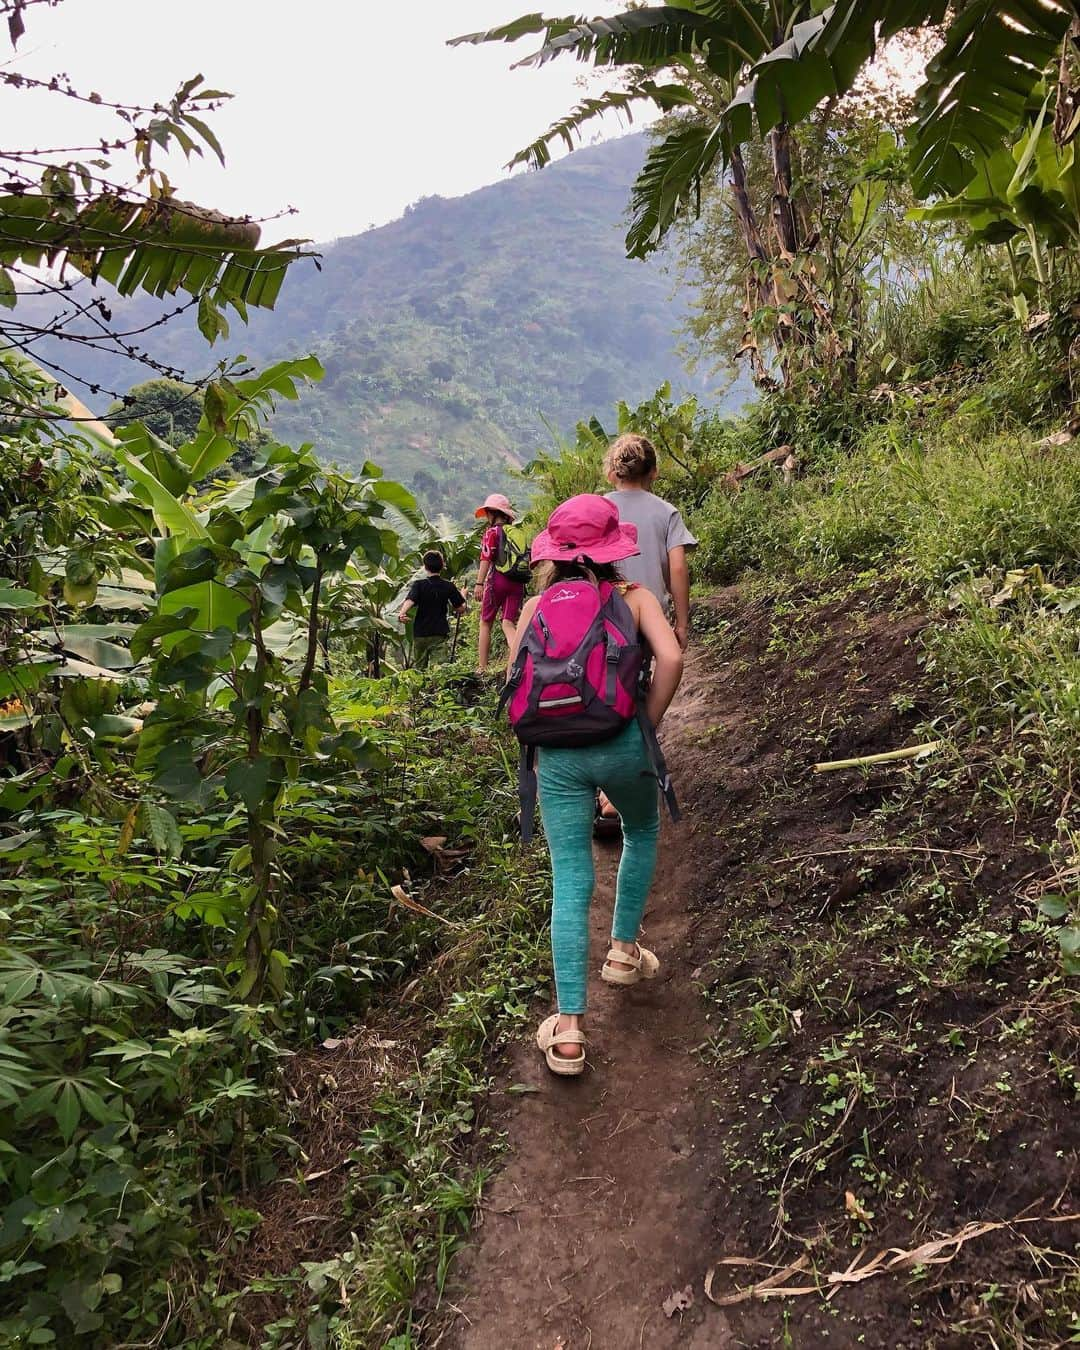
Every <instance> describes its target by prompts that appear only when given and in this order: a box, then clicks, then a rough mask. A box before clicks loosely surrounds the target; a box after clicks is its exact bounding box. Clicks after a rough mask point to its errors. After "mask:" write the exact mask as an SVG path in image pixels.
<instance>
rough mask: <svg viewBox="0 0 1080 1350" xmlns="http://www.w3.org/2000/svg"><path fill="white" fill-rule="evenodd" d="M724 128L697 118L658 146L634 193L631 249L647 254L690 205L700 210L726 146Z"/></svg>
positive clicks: (628, 237) (634, 253) (628, 238)
mask: <svg viewBox="0 0 1080 1350" xmlns="http://www.w3.org/2000/svg"><path fill="white" fill-rule="evenodd" d="M722 145H723V141H722V129H721V126H720V125H719V124H717V125H715V126H712V127H709V126H703V125H701V124H699V123H691V124H690V125H687V126H682V127H679V128H678V129H677V130H675V131H673V132H671V133H670V135H668V136H665V137H664V139H663V140H662V141H660V142H659V143H658V144H656V145H654V146H652V147H651V148H650V150H649V153H648V155H646V157H645V164H644V166H643V167H642V170H641V172H640V173H639V174H638V176H637V178H636V180H635V181H634V186H633V188H632V189H631V196H630V213H631V221H630V229H629V230H628V232H627V235H626V252H627V255H628V256H629V257H631V258H644V257H646V256H647V255H648V254H649V253H651V252H652V251H653V250H654V249H655V248H656V247H657V246H658V245H659V243H660V241H661V240H662V239H663V237H664V235H665V234H666V233H667V231H668V229H670V227H671V225H672V224H673V223H674V221H675V220H676V219H677V218H678V216H679V215H681V214H682V213H683V212H684V211H685V210H686V209H687V208H688V207H689V208H693V209H696V207H697V197H698V190H699V188H700V184H701V180H702V178H703V177H704V176H705V175H706V174H707V173H708V172H709V171H710V170H711V169H712V167H713V165H714V164H715V163H716V159H717V156H718V155H719V154H720V152H721V149H722Z"/></svg>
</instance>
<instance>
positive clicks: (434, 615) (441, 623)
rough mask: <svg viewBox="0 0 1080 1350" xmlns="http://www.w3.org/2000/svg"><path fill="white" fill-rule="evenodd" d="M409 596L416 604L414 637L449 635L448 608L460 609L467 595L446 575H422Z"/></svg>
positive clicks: (410, 589)
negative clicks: (448, 579) (446, 577)
mask: <svg viewBox="0 0 1080 1350" xmlns="http://www.w3.org/2000/svg"><path fill="white" fill-rule="evenodd" d="M408 598H409V599H410V600H411V601H412V602H413V604H414V605H415V606H416V618H415V620H414V621H413V637H449V636H450V623H449V620H448V619H447V617H446V611H447V610H448V609H460V608H461V606H462V605H463V604H464V603H465V597H464V596H463V595H462V594H461V592H460V591H459V590H458V588H457V587H456V586H455V585H454V583H453V582H452V581H447V580H446V579H445V578H444V577H421V578H420V579H419V581H414V582H413V584H412V585H411V586H410V587H409V596H408Z"/></svg>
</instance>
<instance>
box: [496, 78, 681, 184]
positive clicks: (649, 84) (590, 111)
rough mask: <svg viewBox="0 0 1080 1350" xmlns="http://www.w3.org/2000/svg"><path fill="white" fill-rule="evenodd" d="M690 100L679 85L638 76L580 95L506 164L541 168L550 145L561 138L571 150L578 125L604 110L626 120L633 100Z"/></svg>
mask: <svg viewBox="0 0 1080 1350" xmlns="http://www.w3.org/2000/svg"><path fill="white" fill-rule="evenodd" d="M692 102H693V96H692V95H691V93H690V91H689V90H688V89H686V88H685V87H684V86H683V85H680V84H663V85H660V84H657V83H656V82H655V80H639V81H638V82H637V83H636V84H634V85H632V86H631V87H630V88H629V89H610V90H608V91H607V92H606V93H604V94H601V95H600V97H599V98H586V99H583V100H582V101H581V102H580V103H579V104H578V106H577V107H576V108H574V109H573V110H572V111H571V112H570V113H568V114H567V115H566V117H561V118H560V119H559V120H558V121H557V122H553V123H552V124H551V126H550V127H548V129H547V131H545V132H544V133H543V134H542V135H540V136H538V137H537V138H536V140H535V141H532V142H531V143H530V144H529V145H526V146H525V147H524V148H523V149H521V150H519V151H518V152H517V154H516V155H515V156H514V158H513V159H512V160H511V161H510V163H509V164H508V165H507V166H506V167H507V168H508V169H512V168H515V167H516V166H517V165H519V164H528V165H529V166H530V167H531V168H533V169H542V168H543V167H544V166H545V165H546V164H549V163H550V162H551V146H552V144H553V143H554V142H555V141H562V143H563V144H564V145H565V146H566V148H567V150H573V148H574V145H575V138H580V136H581V128H582V127H583V126H584V125H585V124H586V123H587V122H591V121H592V120H593V119H594V118H597V117H603V115H604V114H605V113H608V112H617V113H619V114H620V116H622V117H625V119H626V121H627V123H632V122H633V120H634V114H633V107H634V104H636V103H652V104H654V105H655V106H656V107H658V108H660V109H661V110H662V111H664V112H668V111H670V110H671V109H672V108H678V107H683V106H686V105H688V104H690V103H692Z"/></svg>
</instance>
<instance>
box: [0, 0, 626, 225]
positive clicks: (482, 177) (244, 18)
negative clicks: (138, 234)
mask: <svg viewBox="0 0 1080 1350" xmlns="http://www.w3.org/2000/svg"><path fill="white" fill-rule="evenodd" d="M535 5H536V0H302V2H298V0H287V2H286V0H63V3H62V4H60V5H59V6H58V7H57V8H56V9H50V8H49V7H47V6H34V7H32V8H30V9H29V10H28V11H27V13H26V21H27V32H26V35H25V36H24V37H23V39H22V40H21V42H20V44H19V49H18V53H17V55H16V57H15V59H14V60H13V61H10V62H9V63H8V68H14V69H16V70H19V71H20V72H22V73H23V74H26V75H33V76H47V75H51V74H53V73H55V72H58V71H64V72H66V73H67V74H68V75H69V76H70V78H71V79H72V81H73V82H74V83H75V85H76V86H77V87H79V88H80V89H85V90H94V91H96V92H97V93H99V94H101V96H102V97H103V98H108V99H113V100H115V101H117V102H146V101H149V102H153V101H154V100H155V99H159V100H160V99H164V98H167V97H168V96H170V95H171V94H172V93H173V91H174V90H175V89H176V87H177V86H178V85H179V84H180V83H181V82H182V81H183V80H184V79H186V78H188V77H189V76H191V75H194V74H197V73H201V74H202V75H204V76H205V77H206V80H207V81H208V83H209V84H211V85H212V86H214V87H215V88H218V89H225V90H228V91H229V92H230V93H232V94H234V95H235V98H234V99H233V100H232V102H231V103H230V104H228V105H227V106H226V107H225V108H224V109H222V110H221V112H219V113H217V114H215V116H214V118H213V126H214V129H215V131H216V132H217V135H218V138H219V140H220V141H221V142H222V145H223V147H224V150H225V155H226V168H225V169H224V170H223V169H221V167H220V166H219V165H218V163H217V161H216V160H215V159H214V158H213V157H212V156H211V157H209V158H208V159H207V160H206V161H204V162H202V163H200V162H199V161H193V162H192V164H191V165H190V166H187V165H185V163H184V161H183V159H182V158H181V159H179V160H178V161H176V162H170V170H169V171H170V176H171V177H172V178H173V182H174V184H175V186H176V187H177V189H178V191H179V194H180V196H182V197H185V198H188V199H190V200H193V201H197V202H199V203H200V205H203V206H213V207H216V208H217V209H219V210H222V211H227V212H231V213H238V214H239V213H245V212H246V213H251V214H253V215H268V214H271V213H272V212H274V211H276V210H279V209H280V208H282V207H285V206H294V207H296V208H297V212H298V214H297V215H296V216H294V217H291V218H290V219H289V220H286V221H281V222H277V223H273V224H270V225H268V226H266V227H265V229H264V235H263V239H264V242H266V243H269V242H272V240H273V239H276V238H281V237H284V236H286V235H289V236H294V235H299V236H303V237H308V238H312V239H315V240H317V241H318V242H320V243H323V242H327V241H329V240H330V239H333V238H335V237H338V236H340V235H347V234H356V233H358V232H359V231H360V230H363V229H365V228H366V227H367V226H368V225H370V224H382V223H383V222H385V221H387V220H392V219H393V218H394V217H396V216H398V215H400V214H401V212H402V210H403V209H404V208H405V207H406V206H407V205H408V204H409V203H410V202H412V201H415V200H416V198H418V197H421V196H428V195H431V194H433V193H438V194H440V195H442V196H457V195H459V194H461V193H463V192H469V191H471V190H472V189H473V188H476V187H480V186H482V185H483V184H485V183H491V182H494V181H496V180H497V179H498V178H500V177H502V176H503V174H504V170H503V165H505V163H506V162H507V160H508V159H509V158H510V157H511V155H512V154H513V153H514V151H516V150H517V149H519V148H520V147H521V146H522V145H523V144H526V143H527V142H528V141H530V140H531V139H532V138H533V137H534V136H535V135H536V134H537V133H538V132H539V131H541V130H543V129H544V128H545V127H547V125H548V124H549V123H550V122H552V121H553V120H554V119H555V118H556V117H558V116H560V115H561V114H563V113H565V112H566V111H567V110H568V109H569V108H570V106H571V105H572V104H573V103H575V102H576V101H578V99H579V98H580V97H581V94H582V90H581V88H580V87H578V86H577V84H576V83H575V82H576V81H578V80H579V79H580V78H581V76H582V73H583V70H584V68H583V67H582V66H581V65H580V64H579V63H578V62H576V61H574V60H572V59H570V58H564V59H563V60H561V61H556V62H553V63H551V64H550V65H548V66H545V67H544V68H543V69H542V70H533V69H527V70H515V71H511V70H510V69H509V67H510V65H511V63H512V62H513V61H515V60H518V59H520V58H521V57H523V56H525V55H527V54H528V53H529V52H530V51H531V50H533V49H534V48H535V46H536V40H535V39H528V38H527V39H525V40H524V41H523V42H521V43H518V44H517V45H516V46H513V47H509V46H506V45H505V44H501V43H500V44H498V45H491V46H485V47H479V48H476V47H455V48H450V47H447V46H446V39H447V38H448V37H452V36H456V35H457V34H460V33H467V32H473V31H476V30H479V29H485V28H490V27H492V26H494V25H496V24H500V23H504V22H506V21H507V20H509V19H513V18H516V17H517V16H518V15H519V14H521V13H527V12H530V10H531V9H532V8H533V7H535ZM563 9H564V6H562V5H560V4H555V5H554V10H553V12H556V13H562V12H563ZM530 44H531V45H530ZM0 118H2V119H3V125H4V128H5V132H6V135H5V140H6V141H7V142H8V143H9V144H11V143H13V142H14V143H15V144H17V145H19V147H20V148H26V136H25V134H20V133H19V132H18V131H17V130H16V129H17V128H26V127H32V128H33V137H34V140H35V143H36V144H35V146H34V148H43V147H44V146H46V145H60V144H67V145H72V144H83V143H85V142H86V141H87V140H91V139H93V138H94V136H95V135H96V134H100V131H101V129H102V128H103V127H105V128H106V129H112V128H115V126H116V123H115V122H110V123H107V124H106V123H103V122H102V121H100V120H99V118H100V115H99V114H98V113H97V112H96V110H94V109H92V108H89V107H86V106H85V105H82V104H78V103H75V102H73V101H71V100H69V99H64V98H59V97H56V96H48V95H44V94H42V95H31V94H27V93H25V92H24V93H15V92H13V91H11V90H8V89H0ZM621 129H622V128H621V124H620V123H618V122H617V121H615V120H612V122H611V125H610V127H609V129H608V130H607V132H606V134H608V135H615V134H619V132H620V130H621ZM113 134H115V131H113Z"/></svg>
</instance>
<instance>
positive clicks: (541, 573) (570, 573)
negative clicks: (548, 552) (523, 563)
mask: <svg viewBox="0 0 1080 1350" xmlns="http://www.w3.org/2000/svg"><path fill="white" fill-rule="evenodd" d="M590 573H591V574H592V576H593V577H595V578H596V580H597V581H610V582H611V583H612V584H616V583H618V582H620V581H622V579H623V576H622V573H621V572H620V571H619V569H618V567H617V566H616V565H615V564H614V563H594V562H593V560H592V559H591V558H586V559H585V560H584V562H557V561H556V560H555V559H554V558H552V559H550V560H549V559H547V558H545V559H544V561H543V562H540V563H537V564H536V566H535V567H534V568H533V576H534V578H535V579H536V589H537V592H543V591H546V590H547V588H548V587H549V586H554V585H555V583H556V582H558V581H580V580H581V578H582V577H584V578H586V579H589V574H590Z"/></svg>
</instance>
